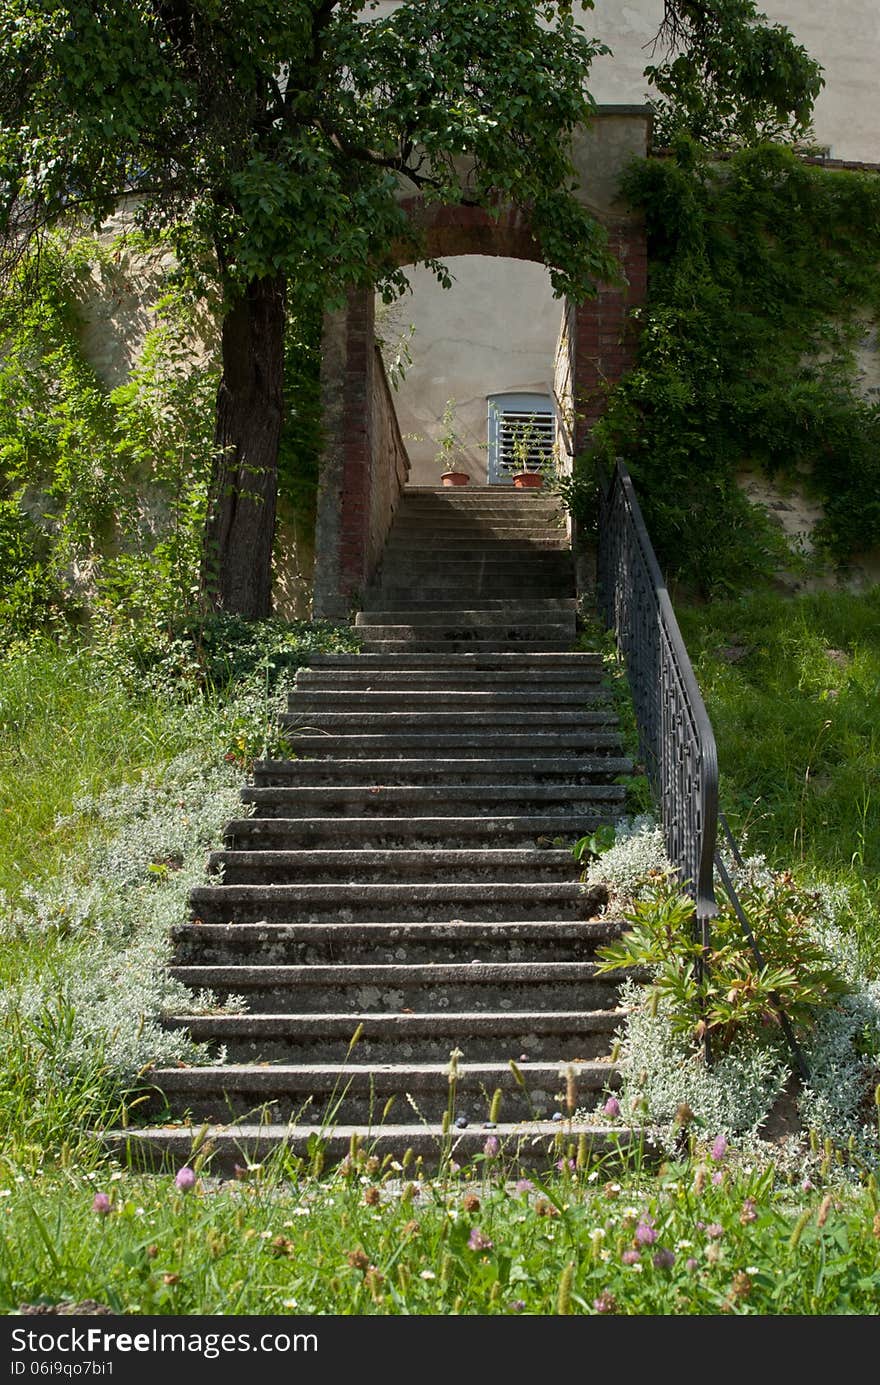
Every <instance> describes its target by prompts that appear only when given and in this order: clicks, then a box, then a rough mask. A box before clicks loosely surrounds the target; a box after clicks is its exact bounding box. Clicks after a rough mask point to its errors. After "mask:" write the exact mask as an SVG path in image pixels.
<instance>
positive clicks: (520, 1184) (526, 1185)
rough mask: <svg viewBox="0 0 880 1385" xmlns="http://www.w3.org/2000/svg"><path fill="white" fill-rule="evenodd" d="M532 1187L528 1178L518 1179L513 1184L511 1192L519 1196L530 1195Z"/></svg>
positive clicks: (532, 1184)
mask: <svg viewBox="0 0 880 1385" xmlns="http://www.w3.org/2000/svg"><path fill="white" fill-rule="evenodd" d="M534 1186H535V1185H534V1183H533V1182H532V1180H531V1179H530V1178H519V1179H517V1181H516V1183H515V1184H514V1188H513V1191H514V1192H515V1193H519V1194H523V1193H530V1192H532V1190H533V1188H534Z"/></svg>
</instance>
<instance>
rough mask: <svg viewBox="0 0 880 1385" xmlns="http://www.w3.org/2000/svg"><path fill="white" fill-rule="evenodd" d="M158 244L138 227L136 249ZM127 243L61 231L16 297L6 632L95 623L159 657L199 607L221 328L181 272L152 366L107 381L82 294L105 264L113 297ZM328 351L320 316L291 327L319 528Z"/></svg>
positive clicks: (160, 325)
mask: <svg viewBox="0 0 880 1385" xmlns="http://www.w3.org/2000/svg"><path fill="white" fill-rule="evenodd" d="M155 248H156V247H155V245H152V244H149V243H147V242H146V241H144V240H143V238H138V237H136V236H133V235H132V234H131V233H129V234H128V236H127V238H126V244H125V251H126V253H127V254H134V255H135V256H144V255H146V254H148V253H149V252H150V251H151V250H153V249H155ZM118 253H119V252H118V249H114V247H113V245H107V244H104V243H102V242H100V241H98V240H97V239H96V238H95V237H93V236H82V237H78V238H71V237H70V236H68V237H62V236H61V235H57V236H54V237H51V238H49V239H48V240H47V241H46V243H45V244H43V245H42V246H41V249H40V264H39V274H36V273H34V272H33V271H34V269H35V266H34V265H33V264H32V263H31V262H30V261H29V260H24V261H23V262H22V263H21V265H20V266H19V269H18V272H17V274H16V276H15V278H14V280H13V281H12V283H11V284H10V285H9V286H8V289H7V290H6V292H5V293H4V294H3V295H2V296H0V637H2V638H3V639H4V640H9V639H10V638H15V637H17V636H22V635H26V634H27V632H28V631H29V630H31V629H34V628H35V627H37V626H40V625H45V624H47V623H49V624H52V623H55V624H59V625H61V626H70V625H79V624H87V625H88V626H89V628H90V631H91V634H92V637H93V638H94V639H96V640H98V641H99V642H100V641H104V642H107V641H109V642H111V643H112V642H113V641H114V640H119V639H123V640H124V641H125V642H126V645H129V644H136V645H137V646H138V648H134V647H132V648H131V649H126V653H128V654H130V655H132V656H133V657H134V658H135V660H136V661H137V660H138V659H139V658H140V659H141V661H142V662H144V663H149V662H150V660H151V659H152V658H153V657H155V655H156V652H157V651H158V650H161V648H162V647H163V645H165V644H166V643H167V641H168V639H169V638H170V637H171V636H172V634H173V631H174V630H175V629H176V628H177V627H178V626H179V625H180V624H181V621H182V620H186V619H188V618H190V617H192V616H194V615H196V614H197V613H198V601H199V580H198V579H199V562H200V555H201V545H202V536H203V529H204V519H205V509H206V504H207V487H208V480H209V477H210V469H211V458H212V455H213V451H214V399H215V395H216V390H217V382H218V369H217V364H216V361H215V360H214V358H213V354H212V353H211V351H210V350H205V351H203V352H196V351H195V349H194V341H195V339H196V338H198V337H199V336H204V334H205V331H206V328H207V332H208V336H209V337H210V335H211V328H212V323H211V321H210V313H209V310H208V309H207V308H206V305H205V304H204V303H201V302H199V301H198V300H197V299H196V298H195V297H194V296H193V295H192V293H191V292H190V291H189V289H188V288H187V287H186V286H184V285H183V284H182V283H178V282H176V280H175V278H174V275H173V272H172V274H171V276H170V277H169V278H168V281H167V282H166V284H165V285H164V289H165V291H164V293H163V295H162V296H161V297H159V299H158V300H157V301H156V302H155V303H154V304H153V308H154V315H153V319H152V325H151V326H150V328H149V330H148V331H147V332H146V335H145V338H144V341H143V346H142V349H141V352H140V357H139V360H138V363H137V365H136V366H135V368H134V369H133V370H132V372H131V373H130V375H129V377H128V379H126V381H125V382H124V383H123V384H121V385H119V386H118V387H117V388H115V389H108V388H107V387H106V386H105V385H104V383H103V382H102V381H101V379H100V378H99V376H98V375H97V373H96V371H95V369H94V367H93V366H92V365H91V364H90V362H89V360H88V359H87V357H86V354H85V353H84V350H83V345H82V333H83V319H82V302H83V298H84V296H87V295H88V293H89V292H93V291H94V289H93V287H92V286H91V285H90V284H89V282H88V281H89V276H92V275H93V274H95V273H97V275H98V277H99V278H101V279H102V281H103V282H104V287H105V289H107V290H108V292H109V293H111V294H112V293H113V291H114V275H115V274H117V273H119V272H120V271H119V269H118V266H117V264H116V260H117V258H118ZM137 264H138V261H137V260H136V261H135V265H136V267H137ZM145 264H146V261H145V260H143V261H142V262H141V267H143V266H144V265H145ZM130 288H131V286H130V284H129V285H128V289H129V291H130ZM144 306H145V304H144ZM319 347H320V321H319V320H317V319H316V320H314V321H309V322H305V323H302V324H296V323H292V324H290V325H289V329H288V332H287V338H286V361H285V371H286V393H287V405H288V407H287V417H286V420H285V427H284V432H283V436H282V447H281V466H280V475H279V501H280V505H281V507H282V513H286V515H287V516H288V517H292V518H295V521H296V524H297V530H298V532H301V533H302V534H304V535H310V534H311V532H312V530H313V528H314V511H315V494H316V490H317V466H318V457H319V423H320V386H319V372H320V353H319ZM307 546H308V545H307ZM281 556H282V557H283V556H284V555H281Z"/></svg>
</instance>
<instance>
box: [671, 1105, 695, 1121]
mask: <svg viewBox="0 0 880 1385" xmlns="http://www.w3.org/2000/svg"><path fill="white" fill-rule="evenodd" d="M693 1119H694V1113H693V1111H692V1110H691V1108H690V1107H689V1106H688V1104H687V1102H686V1101H682V1102H680V1103H679V1105H678V1106H677V1107H676V1111H675V1124H676V1125H681V1126H685V1125H690V1123H691V1121H692V1120H693Z"/></svg>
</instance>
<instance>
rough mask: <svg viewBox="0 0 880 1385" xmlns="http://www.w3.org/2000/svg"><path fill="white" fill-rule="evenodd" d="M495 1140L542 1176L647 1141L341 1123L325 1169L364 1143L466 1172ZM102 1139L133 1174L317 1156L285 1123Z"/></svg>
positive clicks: (552, 1125) (311, 1137)
mask: <svg viewBox="0 0 880 1385" xmlns="http://www.w3.org/2000/svg"><path fill="white" fill-rule="evenodd" d="M489 1134H492V1135H494V1136H495V1137H496V1138H497V1140H498V1141H499V1145H500V1147H501V1150H502V1152H503V1155H504V1160H505V1167H506V1168H512V1169H517V1168H521V1169H524V1170H528V1169H535V1170H541V1171H542V1172H543V1173H546V1172H547V1171H549V1170H550V1169H551V1168H552V1167H553V1166H554V1164H555V1163H556V1162H557V1161H558V1160H559V1159H560V1158H562V1157H566V1158H574V1156H575V1155H576V1153H577V1151H578V1146H579V1144H580V1145H581V1147H583V1146H584V1145H585V1146H586V1148H587V1150H588V1151H589V1152H590V1154H591V1155H592V1156H593V1157H594V1158H596V1159H597V1160H598V1159H601V1160H602V1163H603V1166H604V1167H605V1168H606V1169H609V1168H611V1167H612V1164H611V1161H612V1159H613V1158H614V1157H615V1156H618V1157H619V1158H621V1159H623V1158H625V1157H627V1156H628V1157H629V1158H632V1157H633V1155H634V1153H635V1152H637V1151H638V1150H640V1149H641V1148H642V1145H643V1143H644V1135H643V1133H642V1132H641V1131H639V1130H631V1129H625V1128H620V1127H614V1126H611V1125H602V1124H600V1123H598V1122H595V1121H567V1120H566V1121H558V1122H557V1121H523V1122H516V1123H513V1122H507V1121H505V1122H499V1123H498V1124H497V1125H496V1127H495V1129H494V1130H492V1131H489V1130H487V1129H485V1128H484V1127H483V1126H482V1125H477V1124H473V1125H471V1126H469V1127H468V1128H467V1129H465V1130H456V1129H454V1130H452V1131H451V1132H450V1133H449V1135H448V1136H446V1135H444V1132H443V1129H442V1126H441V1125H440V1124H437V1123H435V1124H431V1123H430V1122H429V1123H427V1124H425V1125H415V1126H414V1125H410V1124H406V1125H399V1124H395V1123H392V1122H391V1121H387V1122H382V1123H381V1124H379V1123H377V1124H376V1125H375V1126H373V1127H371V1128H370V1129H369V1130H365V1129H364V1127H363V1125H361V1124H358V1125H344V1124H341V1123H334V1124H333V1125H332V1126H329V1127H328V1128H326V1129H322V1130H321V1131H320V1157H321V1165H322V1167H326V1168H331V1167H333V1166H334V1165H335V1164H338V1163H339V1162H340V1161H341V1160H343V1159H345V1158H346V1156H347V1155H348V1154H349V1153H350V1150H351V1148H352V1142H353V1141H360V1143H361V1145H368V1147H369V1151H370V1154H371V1155H375V1157H377V1158H378V1159H380V1160H381V1161H384V1160H386V1159H397V1160H400V1159H402V1158H403V1157H404V1156H405V1155H406V1154H407V1153H408V1152H410V1153H411V1154H412V1155H413V1156H414V1157H415V1159H416V1160H417V1161H421V1164H422V1165H423V1166H424V1167H425V1168H434V1167H436V1166H437V1165H438V1164H442V1163H443V1161H444V1159H448V1158H449V1157H450V1156H451V1157H452V1159H454V1160H455V1162H456V1163H458V1164H460V1165H461V1166H464V1165H466V1164H468V1163H469V1162H470V1161H472V1160H473V1159H474V1158H475V1157H476V1156H477V1155H478V1154H482V1153H483V1147H484V1145H485V1143H486V1137H487V1135H489ZM100 1139H101V1142H102V1144H103V1146H104V1147H105V1148H106V1149H107V1151H108V1152H109V1153H111V1154H114V1155H116V1156H117V1157H118V1158H120V1159H122V1160H123V1161H125V1162H126V1163H128V1164H129V1165H131V1166H132V1167H134V1168H138V1169H143V1170H150V1171H156V1170H163V1171H165V1172H173V1171H174V1169H176V1168H179V1167H180V1166H181V1165H183V1164H187V1163H190V1162H192V1160H193V1158H194V1157H195V1155H196V1154H197V1153H199V1154H200V1155H201V1157H202V1158H203V1159H204V1161H205V1163H204V1168H205V1171H206V1172H208V1173H211V1174H215V1175H219V1174H229V1175H232V1174H233V1173H234V1172H235V1170H236V1169H239V1168H242V1167H244V1166H246V1165H250V1166H252V1167H255V1166H258V1165H259V1164H261V1163H262V1162H264V1161H265V1160H267V1159H270V1158H272V1157H273V1156H277V1155H279V1154H282V1153H283V1154H285V1155H286V1156H287V1157H288V1158H296V1159H302V1160H303V1161H305V1164H306V1167H307V1168H311V1167H312V1166H313V1161H314V1157H315V1126H313V1125H290V1124H287V1123H283V1122H276V1123H271V1124H267V1123H265V1122H256V1121H254V1122H238V1123H236V1124H232V1125H229V1124H218V1125H211V1124H208V1125H207V1126H205V1124H204V1123H203V1122H202V1123H198V1124H196V1125H193V1124H191V1123H189V1124H183V1123H182V1124H180V1125H161V1126H152V1127H150V1126H147V1127H143V1128H140V1129H137V1128H129V1127H126V1128H124V1129H118V1130H113V1129H111V1130H105V1131H103V1132H102V1133H101V1136H100ZM648 1157H650V1151H648Z"/></svg>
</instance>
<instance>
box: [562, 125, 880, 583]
mask: <svg viewBox="0 0 880 1385" xmlns="http://www.w3.org/2000/svg"><path fill="white" fill-rule="evenodd" d="M626 193H627V196H628V197H629V199H630V201H631V202H632V203H633V205H634V206H636V207H638V208H639V209H640V210H641V211H642V212H643V214H644V216H645V219H646V223H647V232H648V240H649V251H650V256H651V274H650V296H649V301H648V304H647V306H646V307H645V308H644V309H643V310H641V311H640V318H641V322H640V326H641V337H640V347H639V354H638V359H637V363H636V366H635V368H634V370H632V371H631V372H630V374H629V375H628V376H627V377H626V379H625V380H624V381H623V382H622V383H621V385H620V386H619V387H617V388H616V389H615V390H614V391H613V392H612V393H611V395H610V398H609V404H608V410H607V413H606V415H605V417H604V419H603V420H602V422H601V423H600V424H599V426H598V428H597V429H596V431H595V435H594V438H595V451H594V454H593V456H592V457H591V458H590V459H586V458H585V459H582V463H581V476H582V477H586V476H587V475H588V474H589V472H590V468H591V466H592V465H593V464H594V463H595V460H596V459H597V458H601V459H604V460H605V461H606V462H607V461H608V460H610V459H611V458H612V457H614V456H616V455H622V456H623V457H624V459H625V460H626V462H627V465H628V466H629V467H630V470H631V471H632V473H633V475H634V477H635V478H636V480H637V483H638V488H639V492H640V495H641V498H642V501H643V505H644V509H645V511H646V518H647V520H648V524H649V528H650V530H651V533H652V536H653V538H654V542H655V544H656V545H657V548H658V551H659V553H660V555H661V560H662V561H663V563H664V565H665V566H666V568H667V570H668V571H670V572H671V573H674V574H677V575H679V576H680V577H682V578H684V579H686V580H687V581H689V582H691V583H694V584H695V585H697V586H698V587H699V588H701V589H702V590H703V591H705V592H707V593H716V592H717V593H720V592H723V591H724V590H730V589H736V588H738V587H742V586H745V585H749V584H750V583H752V582H753V581H754V580H755V578H756V577H758V576H760V574H762V573H764V574H767V573H769V572H771V571H772V570H773V569H774V568H775V567H777V566H778V565H779V563H780V560H781V557H782V556H783V551H784V544H783V541H782V536H781V534H780V533H779V532H778V531H775V530H774V528H773V527H772V526H771V525H769V524H768V522H767V520H766V517H765V516H764V514H763V512H762V511H760V510H758V509H757V508H756V507H754V506H752V505H751V504H750V503H749V502H748V501H747V500H746V498H745V496H744V495H743V493H742V491H741V490H740V488H739V486H738V485H737V483H736V474H737V472H738V471H740V470H741V469H743V468H749V467H751V468H754V467H759V468H761V469H763V471H764V472H765V473H766V474H768V475H769V476H778V477H780V478H790V479H791V480H792V481H794V482H797V483H798V484H800V485H803V486H805V487H806V489H807V490H808V491H809V492H811V493H812V494H813V495H814V496H815V497H816V498H817V499H818V500H819V501H820V502H821V504H822V506H823V508H824V519H823V520H822V521H821V523H820V525H819V527H818V530H817V532H816V534H815V536H814V537H815V538H816V539H817V540H818V542H819V544H820V545H821V547H822V548H824V550H825V552H826V553H827V554H828V555H829V556H830V557H831V558H833V559H835V560H837V561H845V560H846V559H847V558H848V557H849V556H850V555H851V554H852V553H854V552H856V551H858V550H860V549H864V548H867V547H870V546H872V545H875V544H877V543H880V406H878V403H877V402H876V399H875V398H874V396H873V395H872V394H871V392H870V391H868V392H866V391H864V389H863V388H862V387H861V382H860V379H859V371H858V368H857V359H856V347H857V345H858V344H859V342H860V341H861V340H863V339H864V338H865V337H866V335H867V333H868V332H869V330H870V327H871V324H872V322H873V320H874V319H875V317H876V314H877V311H878V307H880V177H878V176H877V175H875V174H873V173H870V172H856V171H850V170H831V169H827V168H822V167H821V166H816V165H811V164H807V163H805V162H804V161H803V159H801V158H799V157H798V155H797V154H796V153H794V152H793V151H792V150H791V149H788V148H784V147H782V146H779V145H761V146H759V147H757V148H754V149H749V150H743V151H741V152H739V153H736V154H734V155H733V156H732V157H731V158H730V159H729V160H727V161H724V162H715V163H712V162H709V161H707V160H706V159H705V158H704V157H703V156H701V155H700V154H699V153H698V152H697V151H696V149H695V146H694V145H693V144H692V143H691V142H689V141H684V140H683V141H680V142H679V143H678V145H677V147H676V151H675V155H674V157H671V158H668V159H662V160H650V161H647V162H641V163H639V164H638V165H636V166H633V167H632V168H631V170H630V171H629V173H628V175H627V178H626ZM587 493H588V486H587V485H586V484H584V483H582V484H581V485H580V486H579V487H575V490H574V495H575V502H577V496H578V495H580V497H581V505H582V508H585V506H584V500H585V497H586V495H587Z"/></svg>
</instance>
